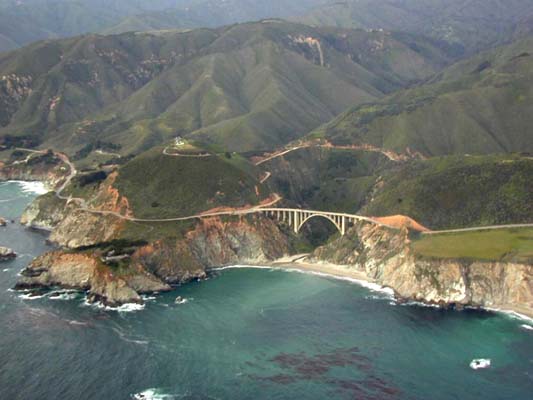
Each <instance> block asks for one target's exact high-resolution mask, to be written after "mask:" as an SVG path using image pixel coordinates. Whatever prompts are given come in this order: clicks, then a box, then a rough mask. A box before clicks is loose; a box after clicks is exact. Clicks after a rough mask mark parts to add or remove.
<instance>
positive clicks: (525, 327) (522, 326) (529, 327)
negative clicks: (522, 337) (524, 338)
mask: <svg viewBox="0 0 533 400" xmlns="http://www.w3.org/2000/svg"><path fill="white" fill-rule="evenodd" d="M520 328H523V329H525V330H527V331H533V326H531V325H527V324H522V325H520Z"/></svg>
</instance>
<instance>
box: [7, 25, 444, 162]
mask: <svg viewBox="0 0 533 400" xmlns="http://www.w3.org/2000/svg"><path fill="white" fill-rule="evenodd" d="M35 59H39V60H41V62H40V63H34V62H33V60H35ZM448 61H449V58H448V56H447V54H446V53H445V52H444V51H442V50H441V49H439V48H438V47H437V46H435V44H434V43H433V42H431V41H429V40H426V39H423V38H420V37H416V36H412V35H406V34H390V33H387V32H365V31H361V30H339V29H330V28H323V29H318V28H310V27H307V26H304V25H298V24H292V23H286V22H284V21H280V20H270V21H262V22H258V23H247V24H241V25H234V26H230V27H224V28H219V29H215V30H208V29H201V30H194V31H188V32H164V33H160V34H157V35H156V34H133V33H130V34H122V35H117V36H92V35H91V36H85V37H79V38H73V39H66V40H59V41H48V42H42V43H37V44H34V45H32V46H29V47H28V48H25V49H21V50H19V51H15V52H11V53H8V54H4V55H3V56H0V76H3V78H2V81H1V82H0V102H2V103H3V104H5V107H4V108H3V109H2V111H1V112H0V123H1V124H2V125H3V126H4V127H3V128H1V129H0V134H1V135H2V136H3V137H4V138H5V137H10V136H16V137H20V136H24V137H28V136H30V137H33V138H34V139H36V140H38V141H40V142H44V143H46V144H47V145H52V146H54V147H56V148H61V149H66V150H77V149H79V148H81V147H83V146H84V145H86V144H87V143H94V142H97V141H101V142H107V143H108V142H112V143H114V144H115V145H117V146H122V148H123V152H133V151H139V150H143V149H147V148H150V147H152V146H153V145H155V144H158V143H162V142H164V141H165V140H167V139H169V138H170V137H173V136H175V135H182V136H185V135H189V136H193V137H195V138H196V139H198V140H202V141H204V142H210V143H216V144H220V145H223V146H227V147H229V149H231V150H253V149H268V148H272V147H275V146H278V145H280V144H284V143H286V142H288V141H290V140H292V139H294V138H298V137H301V136H303V135H305V134H306V133H308V132H309V131H310V130H312V129H313V128H315V127H317V126H318V125H320V124H321V123H324V122H326V121H328V120H329V119H331V118H333V117H334V116H335V115H337V114H338V113H340V112H341V111H342V110H343V109H345V108H346V107H348V106H349V105H352V104H362V103H367V102H369V101H373V100H376V99H378V98H381V97H382V96H383V95H384V94H385V93H389V92H391V91H393V90H397V89H399V88H401V87H404V86H406V85H409V84H412V83H413V82H416V81H419V80H421V79H424V78H427V77H428V76H430V75H431V74H433V73H434V72H435V71H438V70H440V69H441V68H442V67H443V66H444V65H445V64H446V63H447V62H448Z"/></svg>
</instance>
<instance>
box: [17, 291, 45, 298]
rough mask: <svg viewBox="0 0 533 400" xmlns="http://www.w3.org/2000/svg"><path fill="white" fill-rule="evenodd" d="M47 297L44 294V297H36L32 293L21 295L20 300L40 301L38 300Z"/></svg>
mask: <svg viewBox="0 0 533 400" xmlns="http://www.w3.org/2000/svg"><path fill="white" fill-rule="evenodd" d="M44 297H46V294H42V295H38V296H36V295H34V294H32V293H31V292H30V293H23V294H20V295H19V298H21V299H23V300H38V299H42V298H44Z"/></svg>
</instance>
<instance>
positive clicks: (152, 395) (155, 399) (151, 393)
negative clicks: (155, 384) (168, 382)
mask: <svg viewBox="0 0 533 400" xmlns="http://www.w3.org/2000/svg"><path fill="white" fill-rule="evenodd" d="M131 398H132V399H135V400H161V399H173V398H174V396H172V395H170V394H164V393H161V391H160V390H158V389H147V390H145V391H144V392H140V393H135V394H133V395H132V396H131Z"/></svg>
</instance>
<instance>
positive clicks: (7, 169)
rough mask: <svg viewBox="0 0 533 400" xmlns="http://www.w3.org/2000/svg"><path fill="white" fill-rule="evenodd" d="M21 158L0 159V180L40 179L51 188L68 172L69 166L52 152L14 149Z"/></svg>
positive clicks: (61, 180) (57, 184) (62, 179)
mask: <svg viewBox="0 0 533 400" xmlns="http://www.w3.org/2000/svg"><path fill="white" fill-rule="evenodd" d="M16 152H19V153H21V157H22V158H21V159H17V160H8V161H5V162H4V161H0V181H10V180H15V181H40V182H44V183H45V185H47V187H48V188H50V189H53V188H55V187H57V186H59V184H60V183H61V182H63V181H64V179H65V177H66V176H67V175H68V173H69V167H68V166H67V165H66V164H65V163H64V162H63V161H62V160H61V159H60V158H59V157H58V156H57V155H56V154H54V153H53V152H51V151H48V152H46V151H43V152H33V151H31V152H30V151H22V150H16Z"/></svg>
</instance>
